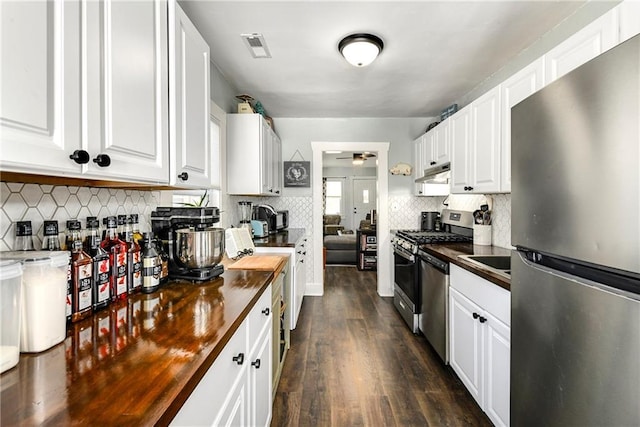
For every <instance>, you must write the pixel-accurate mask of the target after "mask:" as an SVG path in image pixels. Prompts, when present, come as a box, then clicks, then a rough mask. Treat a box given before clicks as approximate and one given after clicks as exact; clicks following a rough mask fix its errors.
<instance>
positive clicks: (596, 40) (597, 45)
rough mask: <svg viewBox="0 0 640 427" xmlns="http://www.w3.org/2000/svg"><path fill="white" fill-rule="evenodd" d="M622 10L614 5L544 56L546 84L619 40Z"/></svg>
mask: <svg viewBox="0 0 640 427" xmlns="http://www.w3.org/2000/svg"><path fill="white" fill-rule="evenodd" d="M618 28H619V27H618V10H617V9H612V10H610V11H609V12H607V13H605V14H604V15H602V16H601V17H600V18H598V19H596V20H595V21H593V22H592V23H591V24H589V25H587V26H586V27H584V28H583V29H581V30H580V31H578V32H577V33H575V34H574V35H572V36H571V37H569V38H568V39H566V40H565V41H564V42H562V43H560V44H559V45H558V46H556V47H555V48H553V49H551V50H550V51H549V52H547V54H546V55H545V56H544V58H545V62H546V72H545V80H546V82H547V83H546V84H549V83H551V82H552V81H554V80H556V79H558V78H559V77H562V76H563V75H565V74H567V73H568V72H569V71H571V70H573V69H575V68H577V67H579V66H580V65H582V64H584V63H585V62H587V61H589V60H591V59H593V58H595V57H596V56H598V55H600V54H601V53H602V52H604V51H605V50H608V49H610V48H612V47H613V46H615V45H616V44H618V39H619V38H618Z"/></svg>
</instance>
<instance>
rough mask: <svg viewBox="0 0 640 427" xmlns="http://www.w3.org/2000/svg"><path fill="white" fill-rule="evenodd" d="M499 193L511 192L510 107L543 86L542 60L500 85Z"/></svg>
mask: <svg viewBox="0 0 640 427" xmlns="http://www.w3.org/2000/svg"><path fill="white" fill-rule="evenodd" d="M500 86H501V89H500V90H501V99H500V101H501V102H500V105H501V107H500V108H501V121H502V126H501V129H502V141H501V144H502V150H501V164H502V168H501V172H500V180H501V185H500V188H501V191H503V192H506V193H509V192H511V107H513V106H514V105H516V104H517V103H519V102H520V101H522V100H524V99H525V98H526V97H528V96H529V95H532V94H533V93H535V92H536V91H538V90H540V89H541V88H542V86H544V58H539V59H538V60H536V61H535V62H533V63H532V64H529V65H528V66H526V67H525V68H523V69H522V70H520V71H518V72H517V73H516V74H514V75H513V76H511V77H509V78H508V79H507V80H506V81H505V82H503V83H502V84H501V85H500Z"/></svg>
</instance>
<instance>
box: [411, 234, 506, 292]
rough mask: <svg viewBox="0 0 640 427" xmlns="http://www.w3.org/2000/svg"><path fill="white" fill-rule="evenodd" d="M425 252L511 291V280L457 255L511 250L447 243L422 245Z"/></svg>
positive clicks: (488, 253) (486, 253) (495, 253)
mask: <svg viewBox="0 0 640 427" xmlns="http://www.w3.org/2000/svg"><path fill="white" fill-rule="evenodd" d="M421 248H423V249H424V250H426V252H427V253H430V254H431V255H434V256H437V257H438V258H441V259H443V260H445V261H448V262H450V263H453V264H455V265H457V266H459V267H462V268H464V269H465V270H469V271H470V272H472V273H474V274H477V275H478V276H480V277H482V278H483V279H486V280H488V281H490V282H492V283H494V284H496V285H498V286H500V287H501V288H504V289H506V290H508V291H511V281H510V280H509V279H507V278H505V277H503V276H501V275H499V274H496V273H494V272H493V271H491V270H489V269H485V268H482V267H479V266H477V265H476V264H472V263H470V262H468V261H466V260H465V259H464V258H460V257H459V255H510V254H511V250H509V249H505V248H500V247H498V246H482V245H472V244H469V243H447V244H432V245H422V246H421Z"/></svg>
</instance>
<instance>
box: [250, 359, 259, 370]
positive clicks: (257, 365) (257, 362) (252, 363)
mask: <svg viewBox="0 0 640 427" xmlns="http://www.w3.org/2000/svg"><path fill="white" fill-rule="evenodd" d="M251 366H255V367H256V369H260V359H256V361H255V362H251Z"/></svg>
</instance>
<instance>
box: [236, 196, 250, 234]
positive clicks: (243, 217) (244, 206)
mask: <svg viewBox="0 0 640 427" xmlns="http://www.w3.org/2000/svg"><path fill="white" fill-rule="evenodd" d="M238 206H239V207H240V223H239V224H238V227H239V228H246V229H247V231H249V234H253V227H252V224H251V211H252V210H253V202H249V201H246V200H243V201H239V202H238Z"/></svg>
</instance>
